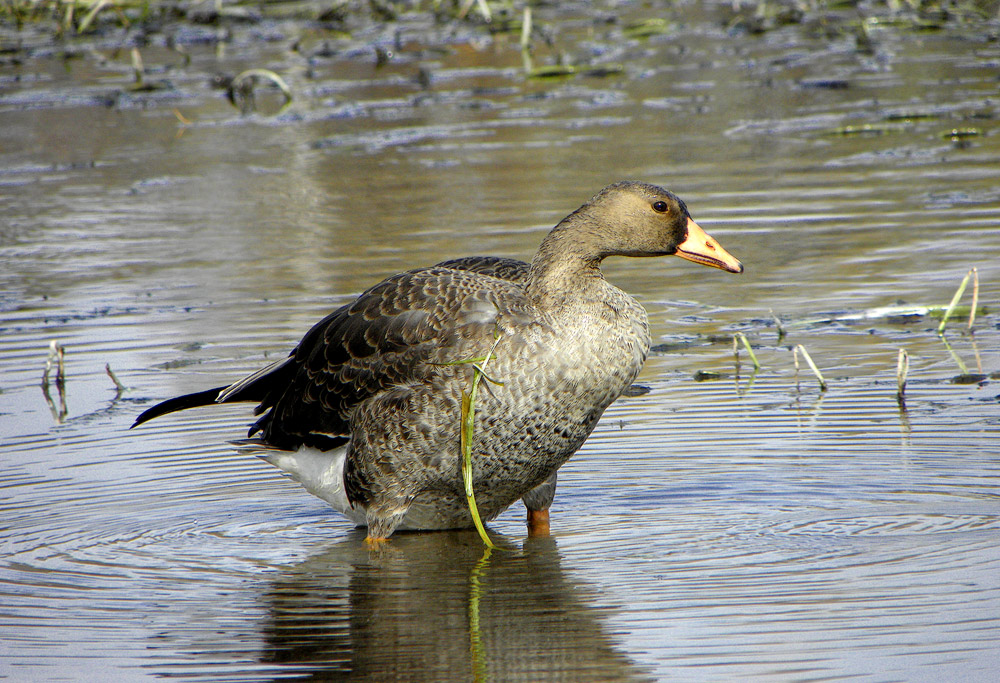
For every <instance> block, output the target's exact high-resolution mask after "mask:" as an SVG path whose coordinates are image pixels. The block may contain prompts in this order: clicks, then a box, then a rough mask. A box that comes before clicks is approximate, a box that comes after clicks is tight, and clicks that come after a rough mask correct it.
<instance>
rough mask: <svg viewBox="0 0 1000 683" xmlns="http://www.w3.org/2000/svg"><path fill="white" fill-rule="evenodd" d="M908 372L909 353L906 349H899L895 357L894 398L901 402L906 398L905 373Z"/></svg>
mask: <svg viewBox="0 0 1000 683" xmlns="http://www.w3.org/2000/svg"><path fill="white" fill-rule="evenodd" d="M909 372H910V355H909V354H908V353H906V349H900V350H899V355H898V356H897V357H896V400H897V401H898V402H899V403H903V402H904V401H905V400H906V375H907V373H909Z"/></svg>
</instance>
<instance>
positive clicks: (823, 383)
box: [793, 344, 827, 391]
mask: <svg viewBox="0 0 1000 683" xmlns="http://www.w3.org/2000/svg"><path fill="white" fill-rule="evenodd" d="M800 352H801V353H802V357H803V358H805V359H806V363H808V364H809V367H810V368H811V369H812V371H813V374H814V375H816V379H818V380H819V390H820V391H826V389H827V386H826V380H825V379H823V373H821V372H820V371H819V368H818V367H816V364H815V363H814V362H813V359H812V356H810V355H809V352H808V351H806V347H804V346H802V344H796V345H795V348H794V350H793V354H794V356H795V367H796V370H798V364H799V360H798V354H799V353H800Z"/></svg>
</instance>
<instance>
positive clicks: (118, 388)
mask: <svg viewBox="0 0 1000 683" xmlns="http://www.w3.org/2000/svg"><path fill="white" fill-rule="evenodd" d="M104 371H105V372H106V373H108V377H110V378H111V381H112V382H114V383H115V399H116V400H117V399H119V398H121V397H122V394H123V393H125V385H124V384H122V383H121V382H119V381H118V378H117V377H115V373H114V372H112V370H111V363H105V364H104Z"/></svg>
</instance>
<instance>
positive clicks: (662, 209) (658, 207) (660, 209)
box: [653, 202, 670, 213]
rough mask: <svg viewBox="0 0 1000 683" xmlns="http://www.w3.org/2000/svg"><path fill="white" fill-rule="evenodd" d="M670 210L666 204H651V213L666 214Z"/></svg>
mask: <svg viewBox="0 0 1000 683" xmlns="http://www.w3.org/2000/svg"><path fill="white" fill-rule="evenodd" d="M669 210H670V207H669V206H667V203H666V202H653V211H655V212H657V213H666V212H667V211H669Z"/></svg>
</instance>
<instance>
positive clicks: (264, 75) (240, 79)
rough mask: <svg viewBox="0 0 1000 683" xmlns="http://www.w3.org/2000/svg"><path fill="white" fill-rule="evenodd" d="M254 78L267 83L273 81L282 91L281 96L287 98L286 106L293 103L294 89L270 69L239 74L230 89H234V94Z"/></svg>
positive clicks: (251, 70)
mask: <svg viewBox="0 0 1000 683" xmlns="http://www.w3.org/2000/svg"><path fill="white" fill-rule="evenodd" d="M252 78H261V79H264V80H266V81H271V82H272V83H274V84H275V85H276V86H278V89H279V90H280V91H281V94H282V95H284V96H285V103H286V104H287V103H288V102H291V101H292V89H291V88H289V87H288V84H287V83H285V79H283V78H282V77H281V76H279V75H278V74H276V73H274V72H273V71H271V70H270V69H247V70H246V71H243V72H241V73H240V74H238V75H237V76H236V77H235V78H234V79H233V81H232V83H231V84H230V87H231V88H232V89H233V91H234V92H235V91H238V90H240V89H241V88H242V87H243V83H244V81H247V80H249V79H252Z"/></svg>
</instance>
